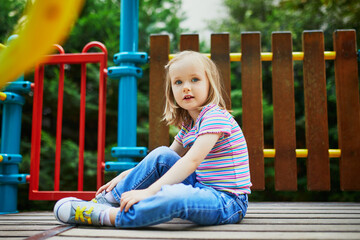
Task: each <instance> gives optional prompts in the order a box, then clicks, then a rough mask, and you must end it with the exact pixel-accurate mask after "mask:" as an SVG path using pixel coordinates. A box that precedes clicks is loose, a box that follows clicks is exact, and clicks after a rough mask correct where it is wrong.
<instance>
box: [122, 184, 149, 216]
mask: <svg viewBox="0 0 360 240" xmlns="http://www.w3.org/2000/svg"><path fill="white" fill-rule="evenodd" d="M154 194H155V192H153V191H151V190H150V189H149V188H147V189H141V190H132V191H129V192H124V193H123V194H121V199H120V212H121V211H122V210H123V209H125V212H127V211H129V209H130V207H131V206H132V205H134V204H135V203H138V202H140V201H141V200H144V199H146V198H148V197H151V196H152V195H154Z"/></svg>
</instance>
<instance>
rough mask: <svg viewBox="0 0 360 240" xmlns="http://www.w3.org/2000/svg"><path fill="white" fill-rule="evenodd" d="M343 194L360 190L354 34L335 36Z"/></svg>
mask: <svg viewBox="0 0 360 240" xmlns="http://www.w3.org/2000/svg"><path fill="white" fill-rule="evenodd" d="M333 38H334V50H335V52H336V59H335V84H336V103H337V123H338V138H339V148H340V149H341V158H340V188H341V190H348V191H349V190H360V174H359V173H360V134H359V133H360V103H359V102H360V101H359V80H358V63H357V52H356V32H355V30H346V31H345V30H338V31H335V32H334V35H333Z"/></svg>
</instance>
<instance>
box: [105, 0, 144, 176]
mask: <svg viewBox="0 0 360 240" xmlns="http://www.w3.org/2000/svg"><path fill="white" fill-rule="evenodd" d="M138 32H139V1H138V0H122V1H121V22H120V52H119V53H117V54H115V55H114V62H115V64H116V65H117V66H115V67H109V69H108V76H109V78H112V79H119V102H118V139H117V143H118V146H117V147H114V148H113V149H112V156H113V157H116V158H118V162H115V163H114V162H107V163H106V164H105V170H110V171H111V170H113V171H122V170H125V169H128V168H131V167H133V166H135V165H136V162H134V161H133V157H142V156H145V155H146V153H147V149H146V148H145V147H136V127H137V78H138V77H141V76H142V69H141V68H139V67H137V66H136V64H142V63H145V62H147V54H146V53H141V52H138V34H139V33H138Z"/></svg>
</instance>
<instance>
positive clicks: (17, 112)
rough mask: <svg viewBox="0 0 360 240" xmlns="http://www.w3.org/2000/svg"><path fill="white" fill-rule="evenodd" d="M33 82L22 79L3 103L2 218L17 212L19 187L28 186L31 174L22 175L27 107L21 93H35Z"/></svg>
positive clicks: (0, 170) (15, 83) (9, 87)
mask: <svg viewBox="0 0 360 240" xmlns="http://www.w3.org/2000/svg"><path fill="white" fill-rule="evenodd" d="M30 84H31V83H30V82H24V78H23V77H20V78H19V79H18V80H17V81H16V82H14V83H12V84H10V85H9V86H8V87H7V88H6V91H5V92H4V94H6V99H4V100H1V103H2V105H3V112H2V126H1V147H0V158H1V162H0V214H6V213H15V212H17V193H18V184H19V183H26V176H27V175H28V174H19V163H20V162H21V160H22V156H21V155H20V137H21V116H22V107H23V105H24V103H25V99H24V97H22V96H21V95H20V93H21V92H23V93H24V92H28V91H30V89H31V86H30Z"/></svg>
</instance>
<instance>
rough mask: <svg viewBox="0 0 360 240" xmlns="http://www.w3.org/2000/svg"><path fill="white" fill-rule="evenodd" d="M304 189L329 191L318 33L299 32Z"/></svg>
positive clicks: (321, 49)
mask: <svg viewBox="0 0 360 240" xmlns="http://www.w3.org/2000/svg"><path fill="white" fill-rule="evenodd" d="M303 51H304V63H303V68H304V98H305V135H306V148H307V149H308V152H309V153H308V158H307V187H308V190H313V191H322V190H325V191H326V190H330V163H329V153H328V149H329V134H328V120H327V116H328V114H327V97H326V80H325V60H324V34H323V32H322V31H304V32H303Z"/></svg>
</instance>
